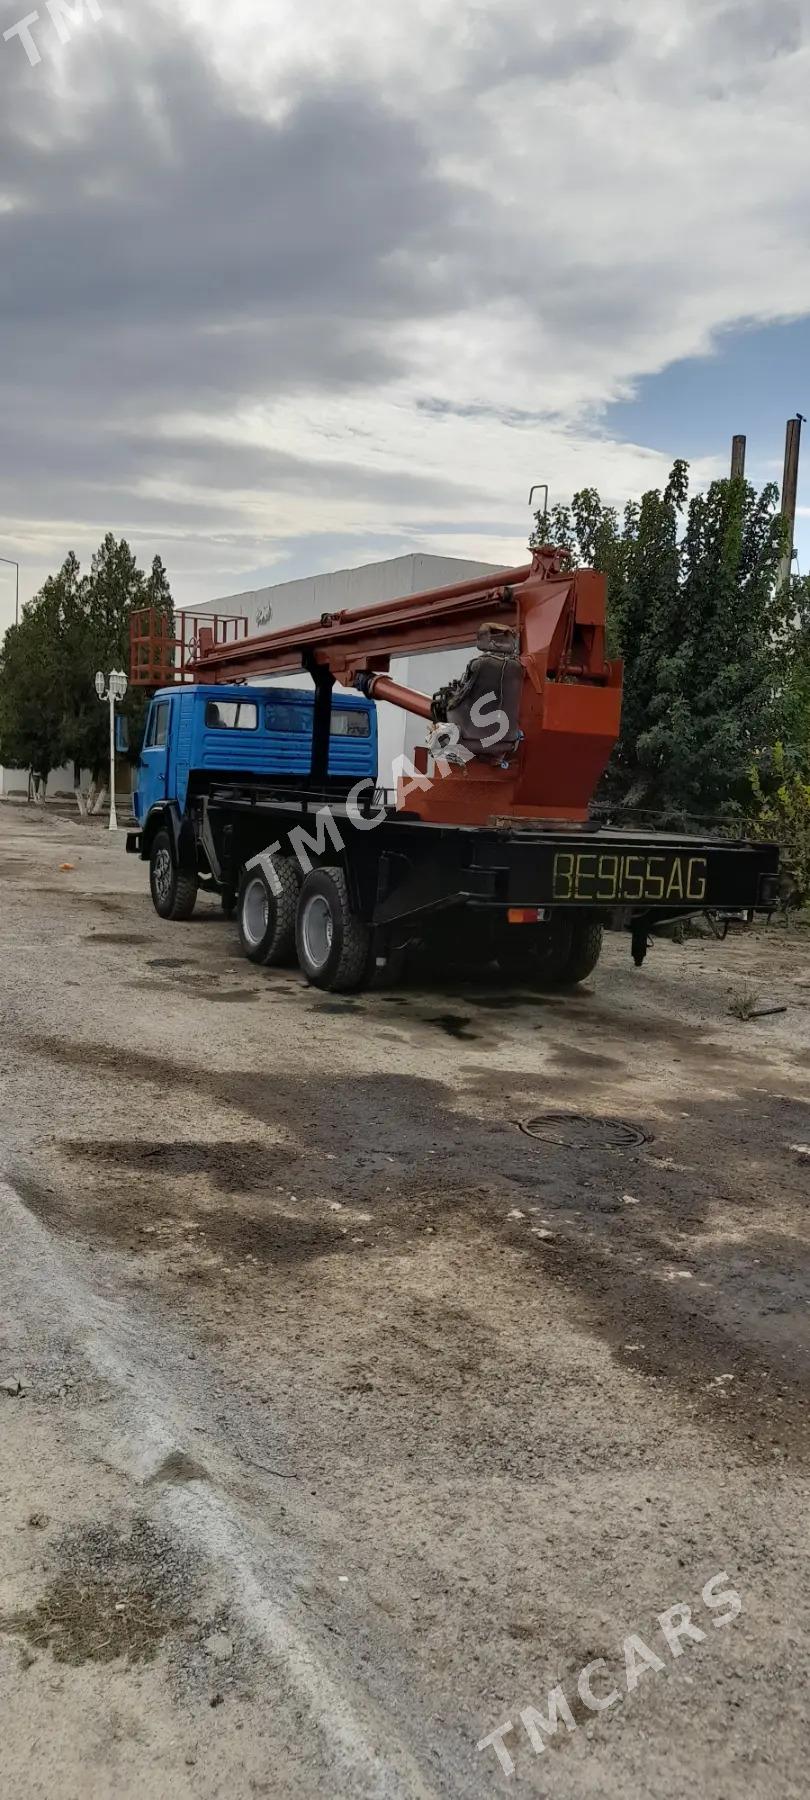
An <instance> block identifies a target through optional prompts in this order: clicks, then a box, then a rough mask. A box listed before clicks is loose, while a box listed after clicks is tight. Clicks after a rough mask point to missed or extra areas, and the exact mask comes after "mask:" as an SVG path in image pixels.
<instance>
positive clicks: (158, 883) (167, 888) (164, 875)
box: [153, 850, 172, 901]
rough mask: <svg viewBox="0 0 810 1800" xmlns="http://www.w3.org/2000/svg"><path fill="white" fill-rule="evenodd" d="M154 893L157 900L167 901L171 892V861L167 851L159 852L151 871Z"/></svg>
mask: <svg viewBox="0 0 810 1800" xmlns="http://www.w3.org/2000/svg"><path fill="white" fill-rule="evenodd" d="M153 875H154V881H155V893H156V894H157V897H158V899H159V900H161V901H163V900H169V899H170V898H171V892H172V859H171V857H170V855H169V852H168V850H159V851H158V853H157V856H156V857H155V864H154V869H153Z"/></svg>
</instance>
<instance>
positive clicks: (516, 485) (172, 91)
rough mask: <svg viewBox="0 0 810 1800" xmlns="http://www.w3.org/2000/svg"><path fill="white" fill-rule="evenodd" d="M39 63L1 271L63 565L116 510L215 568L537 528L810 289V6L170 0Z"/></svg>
mask: <svg viewBox="0 0 810 1800" xmlns="http://www.w3.org/2000/svg"><path fill="white" fill-rule="evenodd" d="M183 31H185V32H187V33H188V35H187V37H186V38H185V39H184V37H183V35H182V34H183ZM184 58H185V60H184ZM10 67H11V65H10V63H9V60H8V49H7V53H6V57H5V58H4V59H3V61H2V63H0V75H2V77H3V78H5V79H8V78H9V72H10ZM206 69H208V71H209V72H208V73H206ZM213 69H216V70H217V72H218V75H219V77H221V79H222V81H223V82H224V84H225V86H224V89H223V88H221V87H218V84H217V80H216V79H215V77H214V76H213V73H211V71H212V70H213ZM51 83H55V84H56V86H55V89H54V92H53V94H51V93H50V92H49V84H51ZM206 83H207V84H208V90H209V91H208V93H206ZM28 87H29V89H30V96H31V100H32V104H33V107H34V111H33V113H32V111H31V109H30V108H29V105H28V97H27V96H26V104H25V106H22V105H20V104H18V107H17V116H16V127H14V122H13V121H12V127H10V128H9V129H10V133H11V130H12V128H14V129H16V146H17V153H18V157H19V159H20V160H19V163H14V162H13V164H12V169H11V173H10V175H9V176H8V177H7V179H6V182H5V183H4V187H5V189H6V197H5V199H4V200H3V203H2V205H3V206H4V207H5V208H6V209H7V210H6V211H2V209H0V254H2V245H3V234H4V229H5V231H6V232H11V231H12V229H13V228H15V226H16V227H19V229H20V230H21V231H22V230H23V229H24V233H25V236H24V239H21V240H19V241H20V242H21V243H23V245H24V248H23V249H22V250H21V251H20V253H19V256H18V257H16V258H15V260H14V262H13V263H12V264H11V265H10V264H9V261H8V258H7V256H4V257H3V268H4V273H3V276H2V279H1V280H0V297H2V302H3V311H4V315H5V316H4V341H5V343H6V346H7V348H8V346H9V345H11V346H12V347H13V346H14V344H15V343H16V344H17V346H18V352H19V356H20V357H21V358H22V363H21V366H25V367H30V368H31V369H32V370H35V374H34V377H33V381H32V385H31V389H30V391H28V392H27V395H26V405H27V408H28V422H29V423H30V424H32V429H33V428H35V425H36V420H37V418H39V417H41V422H42V430H43V433H46V434H47V436H48V443H49V446H50V448H51V449H52V451H53V456H52V457H51V455H50V454H49V456H48V470H47V475H46V476H45V478H44V479H43V481H42V483H41V484H40V485H39V486H38V487H37V488H36V489H34V488H33V487H32V486H31V484H30V483H29V484H28V487H27V489H26V491H25V492H22V491H21V489H22V486H23V482H22V476H21V477H20V489H19V490H18V492H17V495H16V498H15V497H13V492H12V496H11V497H8V496H9V489H8V488H7V489H6V492H7V499H6V506H7V507H8V513H7V515H6V517H5V519H4V520H3V519H0V531H2V535H3V536H4V538H5V539H6V540H10V539H12V538H13V540H14V542H16V543H18V544H19V545H20V547H21V554H24V555H25V556H26V557H27V558H28V559H30V561H31V562H32V563H33V566H34V570H35V573H36V576H37V578H38V577H39V576H40V575H41V573H42V572H44V569H45V567H46V566H48V565H49V564H50V563H51V562H52V561H53V560H54V559H55V558H57V557H58V555H59V554H61V551H62V549H66V548H67V547H68V545H69V544H71V543H73V544H75V545H76V547H77V548H78V549H80V550H81V551H84V552H86V551H87V550H88V549H89V548H91V547H92V543H93V540H94V537H97V536H98V535H100V532H101V530H103V529H104V528H105V526H106V525H107V524H110V525H113V526H114V527H115V528H116V529H119V530H125V531H128V532H130V533H131V535H132V536H133V539H134V540H136V541H137V540H138V539H141V540H142V541H143V542H144V545H145V546H147V545H148V546H149V547H151V543H152V542H154V544H155V546H156V547H162V548H163V549H164V551H165V554H166V558H167V561H168V562H169V564H170V566H171V567H172V570H173V572H174V573H176V574H178V573H179V576H180V580H179V583H178V586H179V587H180V590H181V592H182V593H183V594H184V595H185V597H187V598H201V597H203V591H204V593H205V594H209V593H212V592H216V591H217V588H218V587H219V586H223V587H229V586H230V587H233V586H234V585H236V584H237V581H238V579H239V578H240V577H242V576H249V574H250V572H251V571H252V569H254V568H256V567H257V566H264V565H271V564H272V563H273V561H274V560H275V559H276V558H277V557H279V556H281V555H284V554H286V553H287V552H288V550H289V547H290V543H291V542H292V541H294V540H296V539H309V538H311V537H312V536H313V534H314V533H316V532H317V533H321V534H324V536H325V537H326V538H328V541H329V544H330V546H331V545H332V544H333V543H334V542H335V540H339V539H340V537H341V535H343V536H345V538H346V542H347V546H350V548H349V550H348V554H347V557H346V560H361V559H362V554H363V550H362V546H363V544H364V542H365V541H367V542H368V546H369V554H376V553H378V545H379V541H380V538H381V537H383V538H384V539H385V540H386V541H387V542H388V541H390V547H391V551H392V553H393V552H394V551H395V550H396V549H398V548H400V547H402V546H404V545H410V544H412V543H414V542H417V541H418V542H423V543H430V542H434V543H435V544H437V545H438V544H439V543H441V546H442V547H443V548H445V549H447V548H448V547H449V546H450V545H451V544H452V545H454V546H458V547H460V546H462V545H463V546H464V551H463V553H464V554H478V555H481V556H482V557H487V558H490V557H491V558H492V559H493V560H500V559H501V558H502V557H503V556H504V555H507V554H508V555H509V556H511V555H516V554H519V553H520V542H521V537H522V535H523V533H524V523H525V513H524V504H525V498H526V495H527V493H528V488H529V485H530V482H531V481H535V480H548V481H549V482H550V483H551V486H552V489H553V491H554V493H555V495H557V496H560V497H561V496H565V495H567V493H568V492H569V491H570V490H571V488H572V487H574V486H576V485H581V484H582V483H583V482H586V481H587V482H593V483H596V484H597V485H599V486H600V487H602V488H603V490H604V491H605V492H606V493H607V494H608V495H609V496H610V497H611V498H614V499H617V500H623V499H624V498H626V497H627V495H628V494H629V493H631V492H637V491H638V490H639V489H640V488H641V487H642V486H644V485H646V484H648V483H649V482H650V481H651V480H655V479H659V478H660V477H661V475H662V474H663V472H664V470H665V466H666V458H664V457H661V456H659V455H657V454H656V453H654V452H652V451H650V450H648V449H645V447H644V446H643V445H642V446H634V445H628V444H622V443H617V442H615V441H613V440H612V439H611V438H610V437H609V435H607V434H606V432H605V430H604V426H603V419H604V408H605V407H606V406H607V405H608V403H609V402H610V401H611V400H612V399H615V398H617V397H621V396H624V395H626V394H628V393H629V392H631V391H632V387H633V384H634V383H635V382H637V381H638V380H639V379H640V378H641V377H642V376H644V375H648V374H651V373H654V372H656V371H658V370H660V369H662V368H664V367H666V366H667V365H668V364H669V363H671V362H672V361H674V360H676V359H678V358H681V357H684V356H689V355H694V354H696V353H702V352H705V351H706V350H707V349H709V348H710V347H711V344H712V340H713V337H714V335H715V334H716V333H718V332H719V331H720V330H721V329H723V328H725V327H728V326H729V325H730V324H733V323H734V322H735V321H739V320H742V319H745V320H770V319H777V318H784V317H790V316H797V315H800V314H802V313H803V312H805V311H807V310H810V298H809V297H810V245H808V241H807V232H806V212H807V175H806V169H805V158H804V157H803V156H802V155H800V154H797V147H798V146H799V145H800V144H801V142H802V141H805V143H806V131H807V128H806V124H805V118H806V104H807V102H806V96H807V93H808V91H809V90H810V4H808V0H801V4H793V3H792V0H742V3H738V4H736V5H735V6H734V7H733V9H732V8H730V7H729V6H728V5H727V4H726V0H680V4H679V6H678V7H677V8H674V7H673V6H672V5H671V3H670V0H647V4H646V6H645V7H644V8H643V9H639V8H638V6H637V4H636V0H611V3H610V4H602V5H593V4H590V3H588V0H546V4H545V5H544V6H543V8H542V11H541V9H539V8H538V7H537V6H536V5H533V4H531V3H530V0H478V3H477V4H475V5H467V6H466V7H465V6H459V5H458V3H457V0H413V3H412V4H410V5H409V6H408V7H404V6H402V5H401V3H400V0H377V3H376V4H375V5H374V6H370V5H369V4H368V0H343V4H342V5H341V6H340V7H339V8H338V7H336V6H335V5H334V0H308V4H307V5H306V6H302V5H301V4H300V0H274V4H273V5H272V7H271V8H268V6H267V4H266V0H230V3H229V5H228V7H227V8H223V6H222V5H221V0H175V3H174V4H171V5H169V6H167V5H165V4H164V5H160V6H157V7H155V6H152V7H148V6H147V8H146V11H145V12H144V11H143V10H142V11H141V12H139V14H138V15H137V17H136V16H135V15H134V14H129V13H124V12H123V11H122V12H121V13H116V15H115V18H114V19H113V18H112V17H111V19H110V21H109V30H107V17H106V12H105V20H104V23H100V24H98V25H95V26H94V27H93V31H92V36H91V35H90V34H89V33H88V34H86V35H85V34H81V36H80V34H79V33H78V32H77V33H76V34H75V37H74V39H73V41H72V42H71V44H70V45H69V46H68V47H67V48H66V49H65V50H63V51H62V52H61V53H60V56H59V57H58V58H54V59H52V63H47V62H44V63H43V65H42V66H41V67H40V68H38V69H37V70H36V71H32V72H31V74H30V80H29V82H28ZM46 94H47V97H48V105H47V106H45V104H44V99H43V97H44V96H45V95H46ZM17 98H18V100H19V97H17ZM37 107H39V108H40V111H39V113H37V111H36V108H37ZM353 134H354V142H353ZM48 141H50V143H51V145H52V152H51V157H50V158H49V157H48V156H47V155H44V154H43V150H42V144H43V142H46V143H47V142H48ZM26 145H27V147H28V154H29V158H31V159H33V163H34V165H35V176H36V179H34V177H33V175H32V171H31V166H30V162H29V166H28V170H27V172H26V165H25V157H24V154H23V152H24V150H25V147H26ZM130 151H131V154H130ZM195 169H196V171H197V179H195ZM49 194H50V195H51V197H52V200H53V205H54V208H55V210H56V211H58V215H59V219H60V221H61V223H62V225H63V226H64V234H63V236H61V237H59V236H58V235H57V232H56V228H55V225H54V223H53V219H51V218H50V216H49V214H48V195H49ZM166 196H168V198H167V197H166ZM105 209H109V210H108V212H106V213H105ZM54 216H55V214H54ZM102 217H104V218H105V223H104V226H103V228H98V229H97V230H94V224H95V226H96V227H98V224H99V220H100V219H101V218H102ZM107 219H108V221H109V222H108V223H107V222H106V221H107ZM128 221H131V234H132V240H131V242H128V241H127V225H128ZM72 231H75V237H76V243H77V250H76V257H75V260H73V261H71V259H70V257H69V254H66V250H68V251H69V245H70V240H71V232H72ZM15 241H16V240H15ZM105 244H106V245H108V246H109V247H110V249H109V259H107V257H106V256H105V254H104V245H105ZM57 246H58V249H57ZM88 264H89V265H90V266H89V267H88ZM15 279H16V281H17V282H18V283H19V284H20V285H19V288H18V290H17V291H16V292H15ZM20 294H22V295H23V296H24V316H20V310H19V306H18V299H19V295H20ZM40 304H41V305H42V314H43V316H42V318H41V319H38V317H37V311H38V308H39V306H40ZM91 312H92V313H93V319H92V321H91V322H92V324H93V334H92V336H91V337H90V338H88V335H87V333H88V322H89V321H90V314H91ZM57 342H58V350H59V354H58V357H56V356H55V354H54V345H55V343H57ZM99 351H100V352H101V355H102V357H107V358H108V359H109V362H110V369H109V376H110V379H109V383H108V388H109V393H110V394H111V395H114V397H115V398H114V401H113V402H112V404H111V405H110V406H109V407H108V406H106V405H105V402H104V400H103V391H104V390H103V387H102V385H101V382H100V377H97V371H96V370H95V368H94V366H93V365H94V364H95V363H97V362H98V357H99ZM49 359H51V360H49ZM71 369H72V370H73V372H74V379H73V386H72V387H71ZM80 376H81V381H80V379H79V377H80ZM97 379H98V382H99V385H98V386H97V385H96V382H97ZM1 399H2V394H1V393H0V400H1ZM15 399H16V401H17V403H19V397H18V396H15ZM71 427H72V428H73V429H72V430H71ZM77 430H78V433H79V437H80V447H81V456H80V458H79V461H80V463H81V468H80V469H79V468H77V463H76V432H77ZM150 430H151V432H152V436H153V444H154V449H153V454H152V456H151V457H147V456H145V455H144V452H143V448H142V440H143V437H144V433H148V432H149V431H150ZM180 431H181V435H182V437H183V440H184V443H185V444H186V446H187V443H188V440H190V439H193V438H194V437H195V435H196V436H198V437H199V438H200V440H201V441H204V443H205V445H206V446H208V447H210V445H211V440H212V438H213V440H214V444H215V445H216V443H217V442H219V446H220V455H219V461H218V466H217V467H216V470H214V468H213V466H212V464H211V463H209V464H207V465H206V466H205V467H203V466H202V464H200V463H197V464H196V465H195V466H191V464H190V462H189V458H188V452H187V448H186V449H184V450H183V452H182V456H180V453H179V452H178V451H177V450H175V451H174V452H172V445H171V440H172V436H173V434H176V433H178V432H180ZM133 433H135V436H136V437H137V440H138V442H137V444H136V443H135V439H134V437H133V435H132V434H133ZM60 446H61V447H62V448H61V451H60ZM237 448H238V449H239V451H240V452H242V453H243V454H241V455H240V457H239V459H237V456H236V450H237ZM685 448H688V447H687V446H683V445H681V444H673V446H672V449H673V452H679V451H682V450H683V449H685ZM725 448H726V447H725V445H718V462H717V467H718V468H719V467H720V466H721V464H722V462H723V461H724V459H725ZM271 452H272V453H275V454H278V453H282V454H283V455H284V456H285V457H288V458H289V457H292V458H297V459H299V461H300V466H301V482H300V486H298V487H296V485H295V483H294V481H293V482H292V483H291V481H290V479H288V478H287V477H286V476H285V477H284V478H282V475H283V471H281V470H280V468H278V467H276V468H275V472H274V468H273V467H270V466H269V465H268V463H267V461H266V460H263V458H264V459H266V457H267V455H268V454H269V453H271ZM248 453H251V454H253V455H254V457H255V467H254V468H253V469H251V467H250V466H249V454H248ZM60 454H61V455H62V457H63V463H64V469H63V470H62V468H61V467H60V466H59V457H60ZM33 456H34V449H33V448H32V458H33ZM18 460H19V459H18ZM192 460H193V459H192ZM180 464H182V466H179V465H180ZM347 466H349V469H350V472H351V471H356V472H357V478H356V480H354V477H352V476H351V473H350V475H349V477H347V476H346V470H347ZM307 470H309V471H310V474H309V476H307ZM341 471H343V474H342V476H341V479H340V481H338V480H337V475H338V474H339V473H340V472H341ZM364 471H365V472H367V473H368V474H369V475H371V474H373V475H374V476H375V477H378V478H382V477H385V480H384V481H382V480H378V482H377V485H376V487H375V486H370V485H369V483H368V482H367V481H364V480H363V479H362V477H363V472H364ZM332 472H334V476H335V479H334V480H333V479H331V473H332ZM711 472H713V466H712V465H711V464H709V463H706V464H705V465H703V466H702V468H701V469H700V470H699V471H698V473H699V474H704V475H706V474H709V473H711ZM414 474H418V475H419V477H420V478H421V481H422V490H421V491H420V493H419V494H418V495H417V494H416V493H415V491H414V487H413V484H412V480H409V478H412V477H413V476H414ZM431 484H432V488H433V492H432V494H431V492H430V489H431ZM12 489H13V484H12ZM26 494H27V498H26ZM91 495H95V500H94V502H93V503H91ZM206 507H208V509H209V516H208V517H206ZM150 508H151V509H152V511H151V513H150ZM195 513H196V515H197V516H196V517H195ZM203 552H205V553H203ZM459 553H461V551H459ZM29 572H30V571H29Z"/></svg>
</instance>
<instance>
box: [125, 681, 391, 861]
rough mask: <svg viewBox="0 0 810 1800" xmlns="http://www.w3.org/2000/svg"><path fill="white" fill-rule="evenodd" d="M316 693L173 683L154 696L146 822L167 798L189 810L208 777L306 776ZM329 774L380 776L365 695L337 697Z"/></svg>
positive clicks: (142, 795) (137, 796) (141, 796)
mask: <svg viewBox="0 0 810 1800" xmlns="http://www.w3.org/2000/svg"><path fill="white" fill-rule="evenodd" d="M313 714H314V694H313V693H311V692H307V691H306V690H302V689H298V688H270V687H233V686H231V687H223V686H218V687H206V686H192V687H172V688H160V689H158V692H157V693H156V694H155V695H154V696H153V698H152V702H151V704H150V707H149V712H148V714H147V718H146V727H145V730H144V739H143V748H142V750H141V755H140V761H139V764H138V767H137V771H136V780H135V786H134V790H133V795H132V806H133V812H134V814H135V818H136V820H137V823H138V825H139V826H140V827H141V828H142V829H143V827H144V826H145V825H146V823H147V821H148V819H149V817H150V814H152V813H153V811H154V810H155V809H156V808H157V809H161V808H164V807H165V806H166V805H167V804H168V805H170V806H174V807H176V808H177V809H178V811H179V813H180V814H181V815H182V814H183V813H185V811H186V808H187V804H188V799H189V791H190V788H191V789H193V788H194V786H195V785H196V786H200V785H203V786H204V785H205V780H204V779H203V782H202V783H201V782H200V778H201V777H202V778H206V777H210V778H213V777H227V776H230V775H233V776H237V777H238V776H240V775H242V776H246V777H250V778H252V779H255V780H261V779H263V778H264V779H267V780H276V781H278V782H279V783H283V782H284V781H286V780H289V781H291V783H295V782H300V781H301V779H302V778H306V777H307V776H308V775H309V771H310V764H311V758H312V725H313ZM329 775H330V777H334V778H336V779H340V778H341V777H342V778H343V779H344V780H347V781H349V782H352V781H362V780H371V781H375V780H376V777H377V715H376V710H375V707H374V705H373V703H372V702H371V701H369V700H365V699H363V697H362V696H361V695H359V694H358V695H354V694H336V695H335V696H334V699H333V703H332V731H331V737H330V743H329Z"/></svg>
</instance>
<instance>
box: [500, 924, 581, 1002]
mask: <svg viewBox="0 0 810 1800" xmlns="http://www.w3.org/2000/svg"><path fill="white" fill-rule="evenodd" d="M572 937H573V925H572V922H571V920H570V919H568V918H566V916H565V914H564V913H553V914H552V916H551V918H550V919H549V920H547V922H546V923H545V924H544V925H507V926H505V927H504V931H503V935H502V937H501V940H500V943H499V945H498V964H499V967H500V969H501V970H502V972H503V974H504V975H505V976H506V977H507V979H508V980H509V981H529V982H539V983H540V984H541V985H542V984H544V983H546V982H549V983H553V982H557V981H560V980H561V979H562V976H563V972H564V970H565V969H566V968H567V965H568V962H569V959H570V956H571V944H572Z"/></svg>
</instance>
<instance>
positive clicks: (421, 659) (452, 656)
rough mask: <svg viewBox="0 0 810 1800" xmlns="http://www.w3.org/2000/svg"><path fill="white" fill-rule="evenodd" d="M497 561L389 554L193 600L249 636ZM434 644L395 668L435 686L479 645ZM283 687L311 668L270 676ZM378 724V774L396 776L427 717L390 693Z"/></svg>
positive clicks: (410, 682) (387, 781)
mask: <svg viewBox="0 0 810 1800" xmlns="http://www.w3.org/2000/svg"><path fill="white" fill-rule="evenodd" d="M497 568H498V565H497V564H496V563H483V562H468V561H466V560H465V559H463V558H461V557H457V556H430V555H427V554H421V553H420V554H414V555H410V556H394V557H390V558H389V559H388V560H387V561H386V562H378V563H367V564H366V565H365V566H364V567H363V568H359V569H337V570H336V571H335V572H334V573H332V574H328V575H308V576H305V577H304V578H303V579H302V580H300V581H284V582H280V583H279V584H278V585H277V586H276V587H266V588H257V589H252V590H250V591H249V592H247V593H244V594H228V595H225V596H224V597H223V598H222V599H220V600H211V601H209V602H208V604H207V607H206V608H203V607H195V609H194V610H195V612H202V611H204V610H207V611H210V612H222V613H243V614H244V615H245V617H246V618H247V620H248V627H249V631H250V634H251V636H253V635H255V634H260V633H262V632H265V631H279V630H281V629H282V628H283V627H285V626H287V625H295V624H297V623H303V622H304V621H306V620H308V619H318V618H320V616H321V613H325V612H340V611H341V610H342V609H343V608H344V607H345V608H352V609H354V608H362V607H365V606H374V605H377V604H378V603H379V602H380V601H383V600H397V599H399V598H400V596H401V595H405V594H418V593H421V592H422V591H423V589H425V588H436V587H447V586H449V585H450V583H451V582H454V581H464V580H465V579H466V578H467V577H469V576H473V575H488V574H493V573H495V572H496V571H497ZM474 647H475V646H474V644H473V643H472V642H471V643H470V645H469V647H468V648H466V649H459V650H446V651H440V652H438V653H437V652H434V651H431V652H429V653H428V654H426V655H424V656H402V657H395V658H393V659H392V662H391V676H392V678H393V680H394V681H401V682H403V683H404V685H405V686H406V687H415V688H419V689H420V690H421V691H422V692H423V693H427V694H433V693H435V692H436V689H437V688H440V687H443V686H444V685H445V683H446V682H448V681H452V680H453V678H454V677H455V676H456V675H461V674H462V673H463V671H464V669H465V668H466V665H467V663H468V662H469V660H470V656H471V655H472V653H473V650H474ZM268 680H269V681H272V685H273V686H274V687H275V686H279V687H282V686H283V687H299V688H300V687H311V685H312V683H311V681H310V678H309V676H308V675H305V674H304V673H303V671H302V672H301V673H300V674H297V675H281V676H273V677H268ZM377 713H378V721H379V732H380V782H381V784H382V785H383V786H386V787H387V786H391V784H392V765H393V763H394V760H395V759H396V758H397V757H399V756H402V755H403V754H404V755H408V756H410V755H412V753H413V749H414V746H415V745H416V744H422V743H424V741H425V736H426V733H427V730H428V726H427V725H426V723H425V721H424V720H423V719H417V718H415V717H414V716H413V715H412V714H410V713H404V712H402V711H401V709H400V708H399V707H396V706H389V705H388V704H387V703H386V702H385V701H383V702H381V703H379V704H378V707H377Z"/></svg>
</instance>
